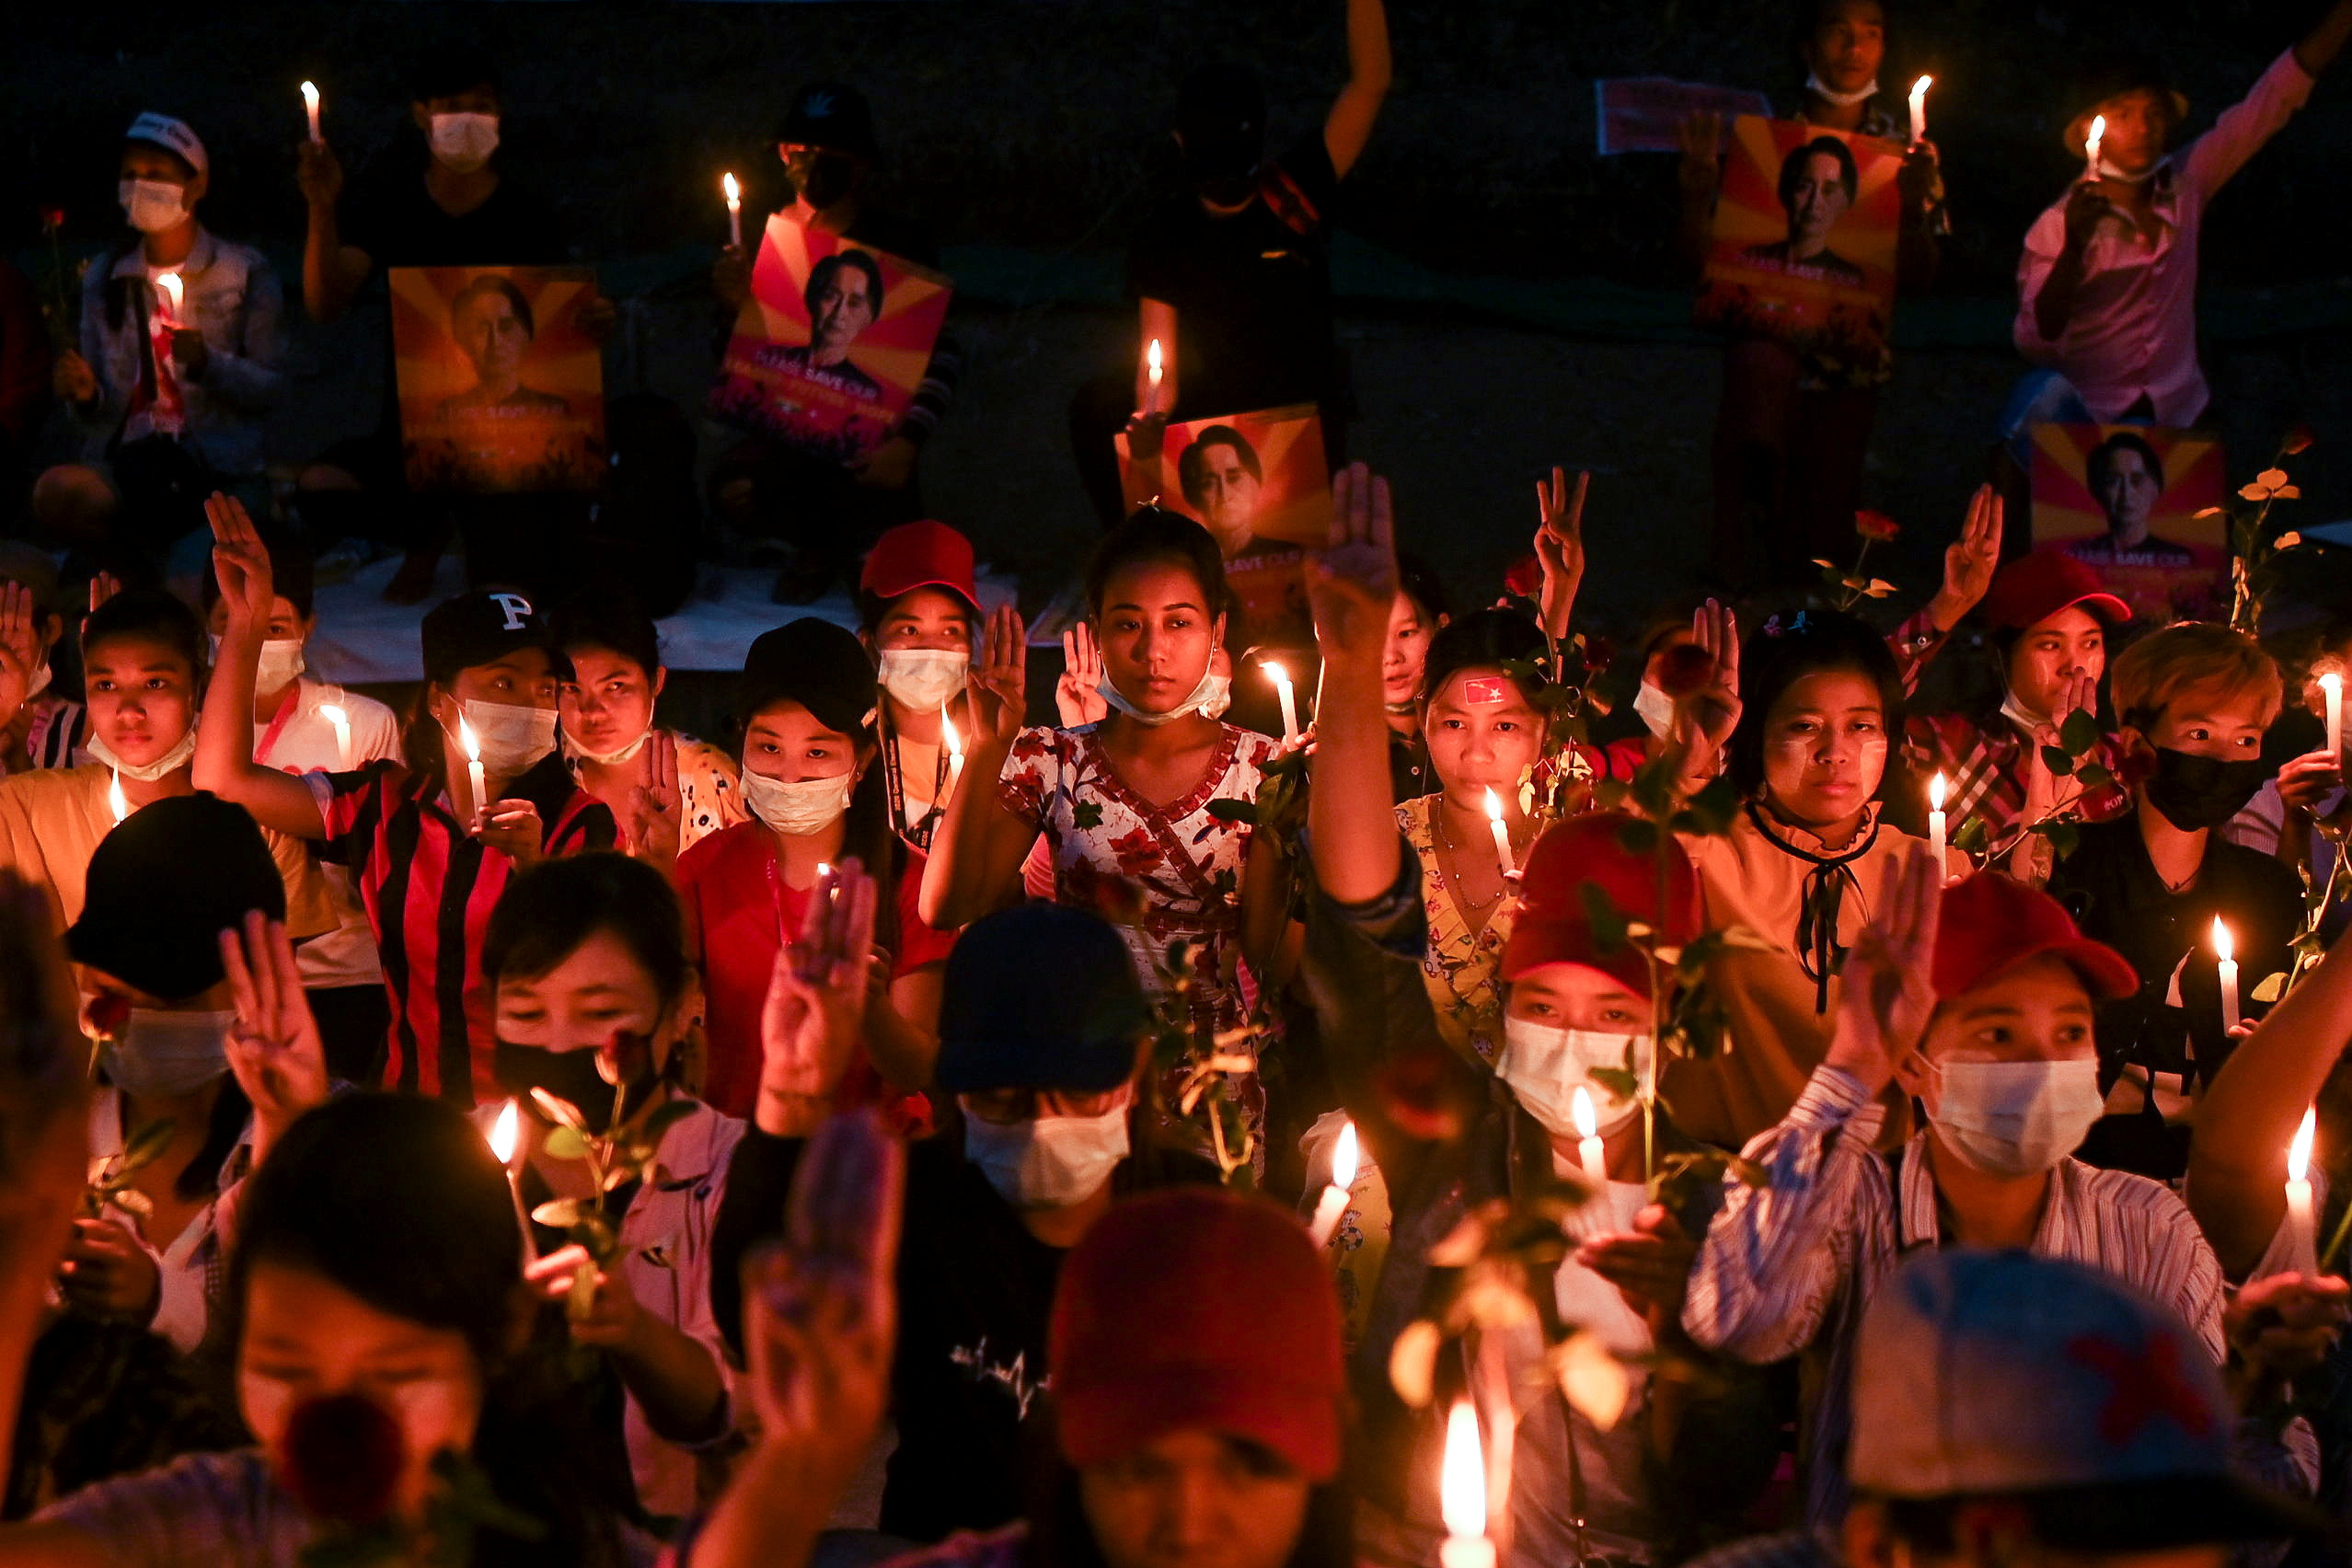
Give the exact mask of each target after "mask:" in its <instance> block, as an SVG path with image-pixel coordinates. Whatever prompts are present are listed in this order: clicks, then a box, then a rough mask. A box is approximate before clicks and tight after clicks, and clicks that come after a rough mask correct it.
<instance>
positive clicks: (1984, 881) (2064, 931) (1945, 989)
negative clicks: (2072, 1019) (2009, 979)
mask: <svg viewBox="0 0 2352 1568" xmlns="http://www.w3.org/2000/svg"><path fill="white" fill-rule="evenodd" d="M2045 954H2047V955H2049V956H2051V957H2054V958H2059V959H2063V960H2065V961H2066V963H2067V966H2068V967H2069V968H2070V969H2072V970H2073V971H2074V973H2075V974H2077V975H2078V976H2080V977H2081V981H2082V984H2083V985H2084V986H2086V987H2088V988H2089V990H2090V992H2091V994H2092V995H2093V997H2099V998H2101V999H2103V1000H2106V1001H2117V1000H2120V999H2121V998H2123V997H2128V996H2130V995H2131V994H2132V993H2134V992H2135V991H2137V990H2139V976H2138V975H2137V974H2133V973H2132V968H2131V964H2130V963H2128V962H2127V961H2126V959H2125V958H2124V955H2123V954H2121V953H2119V952H2117V951H2116V950H2115V949H2113V948H2111V947H2109V946H2107V945H2106V944H2105V943H2104V942H2094V941H2093V940H2091V939H2090V938H2088V937H2086V936H2084V935H2083V934H2082V932H2081V930H2080V929H2079V928H2077V927H2076V926H2075V924H2074V921H2073V919H2072V918H2071V917H2070V916H2069V915H2068V914H2067V912H2066V908H2065V906H2064V905H2061V904H2059V903H2058V900H2057V899H2055V898H2052V897H2051V896H2050V895H2049V894H2046V893H2044V892H2042V891H2041V890H2040V889H2038V888H2031V887H2027V886H2026V885H2025V884H2024V883H2023V882H2019V881H2018V880H2017V879H2016V878H2014V877H2008V876H2003V875H2002V874H2001V873H2000V872H1999V871H1978V872H1977V874H1976V875H1974V876H1972V877H1968V878H1966V879H1965V880H1963V881H1960V882H1954V883H1953V884H1952V885H1951V886H1950V887H1947V888H1945V889H1944V890H1943V913H1942V916H1941V917H1940V919H1939V922H1938V924H1937V926H1936V935H1935V970H1934V974H1933V980H1934V984H1935V994H1936V997H1937V998H1938V999H1939V1000H1941V1001H1947V1002H1948V1001H1950V1000H1951V999H1952V998H1953V997H1957V996H1959V995H1961V994H1962V993H1963V992H1966V991H1973V990H1975V989H1976V988H1977V986H1982V985H1984V984H1985V983H1986V982H1987V981H1989V980H1993V979H1996V978H1998V977H1999V976H2000V975H2001V974H2006V973H2007V972H2008V971H2010V970H2012V969H2014V968H2016V967H2017V966H2018V965H2019V964H2021V963H2024V962H2025V961H2026V960H2027V959H2029V958H2040V957H2042V956H2043V955H2045Z"/></svg>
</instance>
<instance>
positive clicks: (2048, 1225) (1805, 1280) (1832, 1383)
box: [1682, 1066, 2223, 1522]
mask: <svg viewBox="0 0 2352 1568" xmlns="http://www.w3.org/2000/svg"><path fill="white" fill-rule="evenodd" d="M1872 1104H1873V1101H1872V1098H1871V1096H1870V1095H1869V1094H1868V1093H1866V1092H1865V1091H1864V1090H1863V1089H1862V1084H1861V1083H1860V1082H1859V1081H1858V1080H1857V1079H1855V1078H1852V1077H1851V1076H1850V1075H1849V1074H1847V1073H1844V1072H1841V1071H1839V1069H1838V1068H1836V1067H1831V1066H1822V1067H1819V1068H1817V1069H1816V1070H1815V1072H1814V1075H1813V1078H1812V1079H1811V1081H1810V1082H1808V1083H1807V1084H1806V1085H1805V1087H1804V1093H1803V1094H1801V1095H1799V1096H1798V1097H1797V1101H1796V1104H1795V1105H1794V1106H1793V1107H1792V1108H1791V1109H1790V1112H1789V1113H1788V1115H1787V1117H1786V1118H1784V1119H1783V1120H1782V1121H1781V1124H1780V1125H1779V1126H1777V1127H1773V1128H1771V1129H1770V1130H1769V1131H1767V1132H1765V1133H1762V1134H1759V1135H1758V1136H1757V1137H1756V1138H1755V1140H1754V1141H1752V1142H1751V1143H1749V1145H1748V1146H1747V1157H1748V1158H1749V1159H1753V1160H1755V1161H1757V1162H1758V1164H1760V1165H1762V1166H1763V1167H1764V1168H1765V1171H1766V1175H1767V1178H1768V1179H1767V1181H1766V1182H1765V1184H1764V1185H1763V1186H1761V1187H1749V1186H1747V1185H1746V1184H1744V1183H1742V1182H1740V1181H1738V1180H1737V1178H1736V1177H1727V1178H1726V1179H1725V1182H1724V1209H1723V1212H1722V1213H1721V1214H1719V1215H1717V1216H1715V1219H1714V1222H1713V1223H1712V1225H1710V1226H1709V1227H1708V1228H1707V1238H1706V1240H1705V1241H1704V1242H1703V1243H1702V1244H1701V1247H1700V1249H1699V1259H1698V1262H1697V1263H1696V1264H1695V1265H1694V1267H1693V1268H1692V1270H1691V1274H1690V1294H1689V1298H1688V1300H1687V1302H1686V1303H1685V1305H1684V1307H1683V1313H1682V1323H1683V1327H1684V1328H1685V1329H1686V1330H1688V1331H1689V1334H1690V1337H1691V1338H1692V1339H1694V1340H1696V1341H1697V1342H1698V1343H1700V1344H1701V1345H1703V1346H1705V1347H1706V1348H1708V1349H1710V1350H1716V1351H1721V1352H1723V1353H1724V1354H1725V1355H1732V1356H1735V1357H1736V1358H1737V1359H1739V1360H1742V1361H1747V1362H1752V1363H1756V1364H1759V1365H1760V1364H1762V1363H1765V1362H1770V1361H1779V1360H1781V1359H1783V1358H1784V1357H1787V1356H1790V1355H1798V1354H1800V1353H1802V1354H1803V1355H1804V1358H1805V1368H1804V1370H1805V1379H1804V1387H1805V1389H1806V1403H1807V1407H1808V1408H1807V1410H1806V1412H1805V1414H1804V1425H1803V1452H1802V1455H1801V1458H1803V1459H1804V1463H1805V1466H1806V1470H1807V1477H1806V1487H1805V1491H1806V1517H1807V1518H1808V1519H1810V1520H1813V1521H1815V1522H1821V1521H1835V1520H1837V1519H1839V1518H1840V1517H1842V1516H1844V1513H1845V1505H1846V1482H1845V1469H1846V1466H1845V1451H1846V1439H1847V1436H1848V1434H1849V1432H1850V1425H1851V1421H1850V1412H1849V1410H1848V1408H1847V1405H1846V1385H1847V1378H1848V1372H1849V1363H1850V1360H1851V1357H1852V1354H1853V1343H1854V1333H1855V1331H1856V1329H1857V1328H1859V1326H1860V1324H1861V1321H1862V1309H1863V1307H1864V1306H1866V1305H1867V1304H1868V1303H1869V1301H1870V1298H1871V1297H1872V1296H1873V1295H1874V1293H1875V1292H1876V1291H1877V1289H1878V1287H1879V1286H1880V1284H1881V1283H1882V1282H1883V1281H1885V1278H1886V1277H1887V1275H1889V1274H1892V1273H1894V1271H1895V1268H1896V1265H1897V1263H1898V1262H1900V1261H1901V1259H1902V1257H1903V1254H1905V1253H1906V1252H1908V1251H1912V1250H1913V1249H1915V1248H1920V1247H1935V1246H1940V1245H1942V1243H1943V1239H1942V1236H1941V1234H1940V1232H1939V1228H1938V1226H1937V1220H1936V1188H1935V1181H1934V1178H1933V1176H1932V1174H1931V1172H1930V1170H1929V1169H1928V1157H1927V1134H1926V1133H1925V1132H1924V1131H1922V1132H1920V1133H1918V1134H1916V1135H1914V1136H1912V1138H1911V1140H1910V1142H1909V1143H1908V1145H1906V1146H1905V1147H1904V1148H1903V1151H1902V1156H1901V1159H1900V1160H1899V1162H1898V1164H1899V1170H1898V1169H1897V1165H1890V1163H1889V1161H1888V1160H1887V1159H1886V1158H1885V1157H1884V1156H1882V1155H1880V1154H1877V1153H1875V1152H1874V1151H1873V1150H1872V1148H1871V1147H1870V1143H1871V1135H1872V1134H1873V1133H1874V1132H1875V1131H1876V1124H1877V1113H1876V1111H1875V1110H1874V1109H1870V1110H1867V1112H1866V1108H1869V1107H1871V1106H1872ZM1849 1130H1850V1131H1851V1133H1852V1135H1853V1136H1841V1135H1844V1134H1846V1133H1848V1132H1849ZM2032 1251H2035V1253H2037V1254H2039V1255H2041V1256H2043V1257H2051V1258H2067V1259H2071V1260H2073V1261H2074V1262H2081V1263H2087V1264H2089V1265H2091V1266H2092V1267H2093V1268H2099V1269H2104V1270H2105V1271H2106V1272H2107V1273H2109V1274H2114V1275H2115V1276H2116V1277H2117V1278H2118V1279H2120V1280H2122V1281H2123V1282H2124V1283H2125V1284H2126V1285H2128V1286H2131V1287H2132V1288H2134V1289H2136V1290H2139V1291H2140V1292H2141V1293H2143V1294H2144V1295H2146V1296H2147V1297H2150V1299H2152V1300H2154V1301H2156V1302H2158V1303H2160V1304H2162V1305H2163V1306H2165V1307H2168V1308H2170V1309H2172V1310H2173V1312H2174V1313H2175V1314H2177V1315H2178V1316H2179V1317H2180V1319H2181V1320H2182V1321H2184V1322H2185V1323H2186V1324H2187V1325H2188V1326H2189V1327H2190V1329H2191V1330H2192V1331H2193V1332H2195V1333H2196V1335H2197V1337H2198V1338H2199V1339H2201V1340H2202V1341H2204V1343H2205V1347H2206V1349H2207V1350H2208V1352H2209V1353H2210V1354H2211V1355H2212V1356H2213V1358H2214V1360H2215V1361H2216V1362H2217V1363H2218V1362H2219V1361H2220V1359H2221V1356H2222V1350H2223V1342H2222V1334H2221V1265H2220V1263H2219V1261H2218V1260H2217V1259H2216V1258H2215V1257H2214V1255H2213V1249H2212V1248H2211V1247H2209V1246H2208V1245H2207V1244H2206V1240H2205V1238H2204V1236H2203V1235H2202V1234H2201V1233H2199V1231H2198V1230H2197V1228H2196V1221H2195V1220H2194V1219H2192V1218H2190V1217H2189V1212H2188V1208H2187V1205H2185V1204H2183V1203H2182V1202H2181V1200H2180V1199H2179V1198H2177V1197H2175V1196H2174V1195H2173V1193H2172V1191H2171V1189H2169V1188H2167V1187H2165V1186H2163V1185H2162V1183H2160V1182H2151V1181H2149V1180H2148V1179H2147V1178H2145V1177H2142V1176H2132V1175H2127V1174H2126V1173H2125V1172H2122V1171H2119V1170H2098V1169H2096V1168H2094V1167H2092V1166H2088V1165H2084V1164H2082V1163H2081V1161H2079V1160H2076V1159H2062V1160H2060V1161H2059V1162H2058V1168H2057V1170H2055V1171H2054V1172H2052V1176H2051V1183H2050V1193H2049V1197H2048V1199H2047V1201H2046V1203H2045V1204H2044V1205H2043V1207H2042V1217H2041V1220H2040V1222H2039V1224H2038V1225H2037V1227H2036V1228H2035V1233H2034V1240H2033V1245H2032Z"/></svg>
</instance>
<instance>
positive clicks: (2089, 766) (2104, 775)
mask: <svg viewBox="0 0 2352 1568" xmlns="http://www.w3.org/2000/svg"><path fill="white" fill-rule="evenodd" d="M2074 778H2075V781H2076V782H2077V783H2079V784H2081V786H2082V787H2083V788H2084V789H2086V790H2104V789H2105V788H2106V787H2107V786H2108V785H2110V784H2112V783H2114V782H2115V781H2116V776H2115V775H2114V774H2112V773H2110V772H2108V771H2107V769H2106V768H2105V767H2104V766H2103V765H2102V764H2099V763H2095V762H2086V763H2084V764H2083V765H2082V766H2081V767H2078V768H2076V769H2075V770H2074Z"/></svg>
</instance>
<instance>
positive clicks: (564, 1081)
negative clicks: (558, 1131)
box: [490, 1040, 616, 1131]
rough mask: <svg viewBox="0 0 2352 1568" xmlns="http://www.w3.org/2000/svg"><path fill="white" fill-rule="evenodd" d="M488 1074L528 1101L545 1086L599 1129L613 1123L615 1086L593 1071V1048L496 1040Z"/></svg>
mask: <svg viewBox="0 0 2352 1568" xmlns="http://www.w3.org/2000/svg"><path fill="white" fill-rule="evenodd" d="M490 1075H491V1076H492V1077H493V1078H497V1080H498V1086H499V1087H500V1088H501V1089H503V1090H506V1091H507V1092H508V1093H510V1094H516V1095H520V1096H521V1097H522V1098H523V1099H525V1100H526V1101H527V1100H529V1099H530V1097H531V1091H532V1090H535V1089H544V1090H547V1091H548V1093H549V1094H552V1095H554V1096H555V1097H556V1098H557V1099H558V1100H560V1101H563V1102H564V1103H565V1104H567V1105H570V1106H571V1107H572V1108H573V1109H574V1110H576V1111H578V1112H579V1113H580V1114H581V1115H582V1117H583V1118H584V1119H585V1120H586V1121H587V1123H588V1124H589V1125H590V1126H591V1127H594V1128H596V1129H598V1130H599V1131H601V1130H603V1129H604V1128H605V1127H608V1126H610V1125H612V1121H613V1097H614V1094H615V1092H616V1091H615V1090H614V1087H613V1086H612V1085H611V1084H609V1083H606V1082H605V1075H604V1074H602V1073H600V1072H598V1071H597V1070H596V1053H595V1052H594V1051H549V1050H547V1049H545V1048H543V1047H541V1046H537V1045H510V1044H508V1043H506V1042H505V1041H503V1040H501V1041H499V1042H498V1043H496V1044H495V1045H494V1046H493V1047H492V1049H491V1052H490Z"/></svg>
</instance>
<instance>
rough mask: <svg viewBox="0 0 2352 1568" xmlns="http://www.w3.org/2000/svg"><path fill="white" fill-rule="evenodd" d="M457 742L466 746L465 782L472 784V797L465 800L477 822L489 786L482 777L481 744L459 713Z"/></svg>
mask: <svg viewBox="0 0 2352 1568" xmlns="http://www.w3.org/2000/svg"><path fill="white" fill-rule="evenodd" d="M457 744H459V745H461V746H463V747H465V748H466V782H467V783H468V784H470V785H472V786H473V798H472V799H471V800H469V801H467V807H468V809H469V811H470V813H471V815H472V816H473V818H474V819H475V821H476V822H477V823H478V822H479V821H480V820H481V814H482V806H483V805H484V803H485V802H484V801H483V796H485V795H486V794H488V793H489V792H490V791H489V786H488V785H487V783H486V782H485V781H484V779H483V778H482V744H481V742H479V741H478V740H476V739H474V727H473V726H472V725H471V724H468V723H467V722H466V721H465V719H464V717H463V716H462V715H461V716H460V717H459V719H458V721H457Z"/></svg>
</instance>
